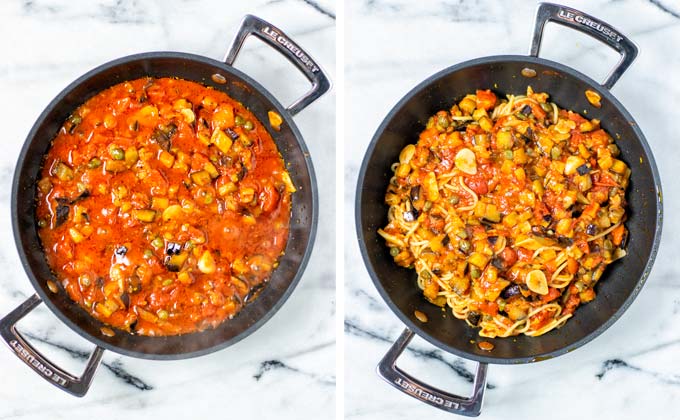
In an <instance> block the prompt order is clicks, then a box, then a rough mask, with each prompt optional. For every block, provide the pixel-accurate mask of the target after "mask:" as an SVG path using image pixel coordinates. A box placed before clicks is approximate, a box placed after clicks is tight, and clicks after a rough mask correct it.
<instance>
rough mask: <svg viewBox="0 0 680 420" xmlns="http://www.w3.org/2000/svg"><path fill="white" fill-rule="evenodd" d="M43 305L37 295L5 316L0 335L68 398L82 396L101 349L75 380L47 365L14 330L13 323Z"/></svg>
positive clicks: (69, 375)
mask: <svg viewBox="0 0 680 420" xmlns="http://www.w3.org/2000/svg"><path fill="white" fill-rule="evenodd" d="M41 303H42V300H40V297H38V295H33V296H31V297H30V298H28V299H27V300H26V301H25V302H24V303H22V304H21V305H19V306H18V307H17V308H16V309H15V310H13V311H12V312H10V313H9V314H8V315H7V316H6V317H4V318H2V319H0V336H2V339H3V340H4V341H5V342H6V343H7V345H9V347H10V349H12V351H14V353H15V354H16V355H17V357H19V359H21V360H22V361H23V362H24V363H26V364H27V365H28V366H29V367H30V368H31V369H33V370H34V371H35V372H36V373H38V374H39V375H40V376H41V377H42V378H43V379H45V380H46V381H48V382H49V383H51V384H52V385H54V386H56V387H57V388H59V389H61V390H62V391H66V392H68V393H69V394H71V395H75V396H76V397H82V396H84V395H85V394H87V391H88V390H89V389H90V385H91V384H92V379H93V378H94V374H95V373H96V371H97V368H98V367H99V364H100V362H101V358H102V354H103V353H104V349H103V348H101V347H99V346H97V347H96V348H95V349H94V351H93V352H92V355H91V356H90V359H89V360H88V361H87V366H86V367H85V371H84V372H83V374H82V375H81V376H80V377H76V376H74V375H72V374H70V373H68V372H66V371H65V370H63V369H61V368H60V367H58V366H57V365H55V364H54V363H52V362H50V361H49V360H48V359H47V358H46V357H45V356H43V355H42V354H41V353H40V352H39V351H38V350H36V349H35V348H33V347H32V346H31V345H30V344H29V343H28V341H26V339H25V338H24V337H23V336H22V335H21V334H20V333H19V332H18V331H17V330H16V324H17V323H18V322H19V320H21V318H23V317H24V316H26V315H28V314H29V313H30V312H31V311H32V310H33V309H35V308H36V307H37V306H38V305H40V304H41Z"/></svg>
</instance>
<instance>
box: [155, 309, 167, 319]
mask: <svg viewBox="0 0 680 420" xmlns="http://www.w3.org/2000/svg"><path fill="white" fill-rule="evenodd" d="M157 314H158V318H159V319H162V320H166V319H168V311H166V310H165V309H161V310H159V311H158V312H157Z"/></svg>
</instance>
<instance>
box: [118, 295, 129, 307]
mask: <svg viewBox="0 0 680 420" xmlns="http://www.w3.org/2000/svg"><path fill="white" fill-rule="evenodd" d="M120 300H121V301H123V305H125V307H126V308H129V307H130V295H128V294H127V293H126V292H123V294H122V295H120Z"/></svg>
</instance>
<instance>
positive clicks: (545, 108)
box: [541, 102, 553, 112]
mask: <svg viewBox="0 0 680 420" xmlns="http://www.w3.org/2000/svg"><path fill="white" fill-rule="evenodd" d="M541 109H542V110H543V111H545V112H551V111H552V110H553V108H552V107H551V106H550V105H549V104H547V103H545V102H542V103H541Z"/></svg>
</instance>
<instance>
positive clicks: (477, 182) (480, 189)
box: [466, 176, 489, 194]
mask: <svg viewBox="0 0 680 420" xmlns="http://www.w3.org/2000/svg"><path fill="white" fill-rule="evenodd" d="M466 184H467V186H468V187H469V188H470V189H471V190H472V191H474V192H475V193H477V194H486V193H487V192H489V186H488V184H487V182H486V179H485V178H484V177H483V176H470V177H468V179H467V182H466Z"/></svg>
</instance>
